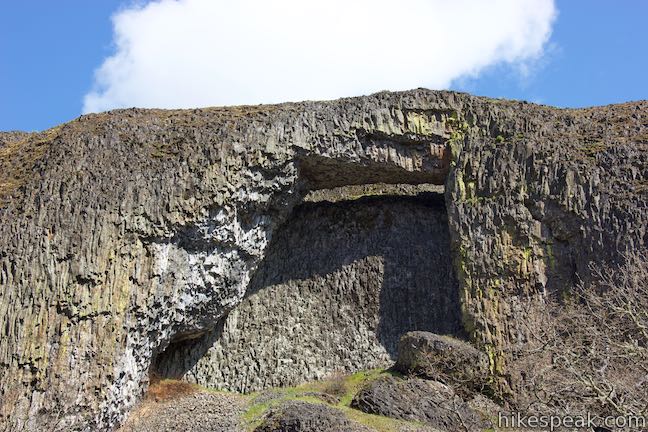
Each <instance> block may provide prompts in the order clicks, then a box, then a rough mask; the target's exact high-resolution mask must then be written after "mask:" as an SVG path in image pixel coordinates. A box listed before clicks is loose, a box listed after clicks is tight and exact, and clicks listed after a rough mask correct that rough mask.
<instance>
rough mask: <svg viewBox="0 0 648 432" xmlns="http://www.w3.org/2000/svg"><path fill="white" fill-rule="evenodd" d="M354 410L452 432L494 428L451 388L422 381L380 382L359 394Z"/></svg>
mask: <svg viewBox="0 0 648 432" xmlns="http://www.w3.org/2000/svg"><path fill="white" fill-rule="evenodd" d="M351 407H352V408H356V409H358V410H360V411H363V412H365V413H368V414H376V415H383V416H387V417H391V418H395V419H402V420H409V421H420V422H423V423H426V424H428V425H430V426H432V427H434V428H437V429H441V430H448V431H454V430H462V431H465V430H466V429H467V430H469V431H473V430H474V431H481V430H483V429H484V428H488V427H490V426H491V424H490V423H489V422H488V421H487V420H485V419H484V418H483V417H482V416H481V415H480V414H478V413H477V412H476V411H474V410H473V409H472V408H470V406H469V405H468V404H467V403H466V402H465V401H464V400H463V399H462V398H461V397H460V396H458V395H457V394H455V392H454V391H453V390H452V389H451V388H450V387H448V386H447V385H445V384H442V383H440V382H438V381H429V380H423V379H420V378H410V379H401V378H396V377H392V376H385V377H381V378H378V379H377V380H375V381H373V382H371V383H369V384H368V385H367V386H365V387H364V388H363V389H361V390H360V391H359V392H358V394H356V396H355V397H354V398H353V401H352V402H351Z"/></svg>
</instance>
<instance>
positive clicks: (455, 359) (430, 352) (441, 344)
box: [395, 331, 490, 391]
mask: <svg viewBox="0 0 648 432" xmlns="http://www.w3.org/2000/svg"><path fill="white" fill-rule="evenodd" d="M395 369H396V370H398V371H400V372H402V373H404V374H412V375H418V376H421V377H424V378H427V379H432V380H436V381H442V382H444V383H447V384H455V385H457V386H461V387H462V388H464V389H466V390H468V391H470V390H472V391H482V390H483V389H484V388H485V386H486V385H487V384H488V380H489V378H490V374H489V363H488V356H486V354H484V353H483V352H481V351H479V350H477V349H475V348H474V347H473V346H472V345H470V344H468V343H466V342H464V341H461V340H458V339H455V338H452V337H449V336H441V335H437V334H434V333H429V332H423V331H415V332H409V333H406V334H404V335H403V336H402V337H401V339H400V341H399V343H398V361H397V362H396V365H395Z"/></svg>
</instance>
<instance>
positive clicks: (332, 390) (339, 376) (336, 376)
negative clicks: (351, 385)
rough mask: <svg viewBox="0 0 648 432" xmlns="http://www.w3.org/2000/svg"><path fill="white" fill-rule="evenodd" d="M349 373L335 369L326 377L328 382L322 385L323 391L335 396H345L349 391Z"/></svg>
mask: <svg viewBox="0 0 648 432" xmlns="http://www.w3.org/2000/svg"><path fill="white" fill-rule="evenodd" d="M347 377H348V375H347V374H345V373H344V372H341V371H335V372H333V373H332V374H331V375H329V376H328V377H327V378H326V384H325V385H324V387H322V393H326V394H329V395H331V396H335V397H338V398H339V397H342V396H344V395H345V394H346V393H347V391H348V388H347Z"/></svg>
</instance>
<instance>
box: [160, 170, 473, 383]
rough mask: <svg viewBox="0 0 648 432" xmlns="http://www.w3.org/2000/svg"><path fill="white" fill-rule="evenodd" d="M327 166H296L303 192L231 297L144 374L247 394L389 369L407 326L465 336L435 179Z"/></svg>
mask: <svg viewBox="0 0 648 432" xmlns="http://www.w3.org/2000/svg"><path fill="white" fill-rule="evenodd" d="M326 164H329V165H323V162H322V161H310V162H309V163H303V164H302V166H301V170H302V178H303V179H304V185H305V186H304V190H306V191H307V193H304V199H303V202H302V203H301V204H300V205H298V206H297V207H296V208H294V209H293V211H292V213H291V216H290V217H289V219H288V220H287V221H286V222H285V223H284V224H283V225H282V226H281V227H280V228H279V229H278V231H277V232H276V233H275V235H274V236H273V239H272V241H271V243H270V245H269V246H268V251H267V254H266V257H265V258H264V260H263V261H262V262H261V264H260V266H259V268H258V269H257V270H256V272H255V274H254V276H253V278H252V280H251V282H250V284H249V287H248V291H247V293H246V296H245V298H244V299H243V301H242V302H241V304H239V305H238V306H237V307H235V308H234V309H233V310H232V311H230V312H229V314H228V315H227V316H225V317H224V318H223V319H222V320H221V321H220V322H219V323H218V324H217V325H216V326H215V327H214V328H213V329H212V330H210V331H208V332H207V333H204V334H202V335H200V336H199V337H196V335H191V337H179V338H176V339H175V340H172V341H171V343H170V344H169V346H168V347H167V348H166V349H165V350H164V351H163V352H161V353H160V354H159V355H157V356H155V357H154V360H153V363H152V366H151V371H152V373H154V374H155V375H157V376H161V377H169V378H182V379H185V380H187V381H191V382H195V383H198V384H201V385H204V386H207V387H213V388H218V389H224V390H232V391H240V392H251V391H257V390H262V389H264V388H268V387H281V386H292V385H296V384H299V383H302V382H305V381H309V380H315V379H321V378H325V377H326V376H328V375H330V374H332V373H336V372H355V371H357V370H362V369H372V368H377V367H389V366H391V364H392V363H393V361H394V360H395V357H396V354H397V353H396V350H397V343H398V340H399V338H400V336H401V335H402V334H404V333H405V332H407V331H413V330H424V331H431V332H434V333H439V334H450V335H454V336H459V337H462V336H463V326H462V323H461V313H460V299H459V290H458V282H457V279H456V276H455V274H454V270H453V267H452V258H451V251H450V234H449V229H448V220H447V212H446V208H445V200H444V193H443V186H441V185H442V184H443V180H444V178H443V177H439V176H438V174H426V173H414V174H413V173H411V172H407V171H404V170H400V169H393V170H388V172H387V173H385V170H384V169H383V170H382V171H381V172H380V173H377V171H376V170H375V169H374V167H371V166H367V167H365V166H363V167H360V168H358V167H357V166H354V167H353V168H354V169H353V170H349V169H348V166H347V167H346V168H345V167H336V166H335V165H330V161H326ZM349 172H353V173H354V175H353V176H351V175H349V174H348V173H349ZM345 173H346V174H345ZM379 178H380V179H382V180H385V179H386V180H388V182H386V183H377V182H376V180H377V179H379Z"/></svg>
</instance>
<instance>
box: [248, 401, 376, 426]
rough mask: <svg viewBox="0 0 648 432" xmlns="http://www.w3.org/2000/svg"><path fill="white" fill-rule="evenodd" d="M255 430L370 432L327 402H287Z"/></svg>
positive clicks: (273, 411)
mask: <svg viewBox="0 0 648 432" xmlns="http://www.w3.org/2000/svg"><path fill="white" fill-rule="evenodd" d="M254 431H255V432H339V431H349V432H369V431H370V429H368V428H366V427H363V426H362V425H359V424H355V423H354V422H352V421H351V420H349V419H347V417H346V416H345V415H344V413H343V412H342V411H340V410H338V409H336V408H333V407H330V406H328V405H325V404H318V403H308V402H300V401H293V402H285V403H283V404H282V405H281V406H279V407H277V408H274V409H272V410H271V411H270V412H269V413H268V415H267V417H266V418H265V420H264V421H263V422H262V423H261V424H260V425H259V426H258V427H257V428H256V429H254Z"/></svg>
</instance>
